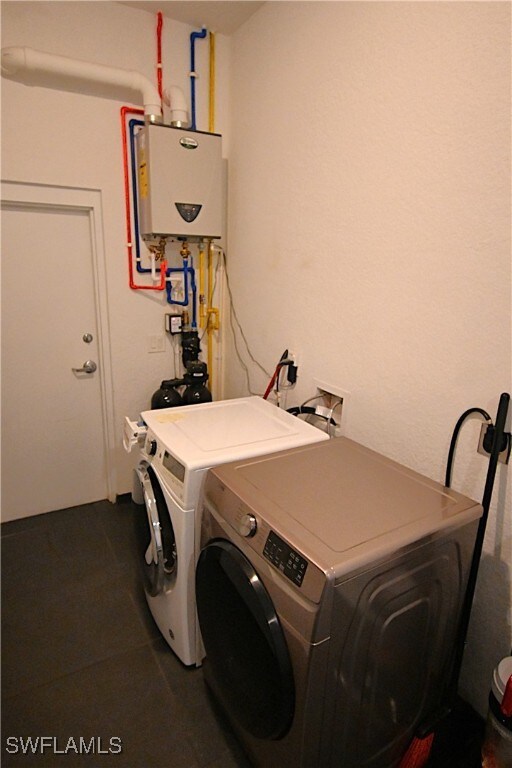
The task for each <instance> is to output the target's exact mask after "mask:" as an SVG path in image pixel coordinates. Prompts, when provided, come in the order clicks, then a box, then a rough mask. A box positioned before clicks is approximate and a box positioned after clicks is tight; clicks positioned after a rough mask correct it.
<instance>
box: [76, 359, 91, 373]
mask: <svg viewBox="0 0 512 768" xmlns="http://www.w3.org/2000/svg"><path fill="white" fill-rule="evenodd" d="M97 367H98V366H97V365H96V363H95V362H94V360H86V361H85V363H84V364H83V367H82V368H72V369H71V370H72V371H73V373H94V371H95V370H96V369H97Z"/></svg>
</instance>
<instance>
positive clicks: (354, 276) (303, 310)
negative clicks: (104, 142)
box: [227, 2, 512, 712]
mask: <svg viewBox="0 0 512 768" xmlns="http://www.w3.org/2000/svg"><path fill="white" fill-rule="evenodd" d="M232 56H233V58H232V70H231V71H232V112H231V115H232V123H231V137H232V144H231V151H230V176H229V249H228V263H229V273H230V276H231V284H232V289H233V294H234V298H235V305H236V308H237V312H238V315H239V318H240V321H241V324H242V327H243V328H244V330H245V333H246V336H247V338H248V340H249V344H250V346H251V349H252V351H253V352H254V354H255V357H256V358H257V359H258V360H259V361H260V362H262V363H263V364H264V365H265V367H266V368H267V369H269V370H273V368H274V366H275V364H276V362H277V360H278V359H279V356H280V355H281V352H282V351H283V350H284V349H285V348H287V347H288V348H290V349H294V350H298V351H299V352H300V355H301V365H300V369H299V382H298V384H297V388H296V392H295V395H294V397H293V398H292V397H290V395H289V396H288V404H289V405H291V404H294V403H299V402H301V401H302V400H304V399H305V398H306V397H309V396H311V395H313V394H315V393H316V388H315V387H314V385H313V378H314V377H318V378H320V379H323V380H326V381H328V382H331V383H333V384H336V385H338V386H339V387H341V388H343V389H345V390H348V391H349V392H350V399H349V401H348V405H347V409H346V412H345V416H344V431H345V434H348V435H349V436H350V437H352V438H354V439H355V440H358V441H360V442H361V443H363V444H365V445H368V446H370V447H372V448H374V449H377V450H379V451H381V452H383V453H384V454H386V455H388V456H390V457H392V458H394V459H396V460H398V461H401V462H403V463H404V464H406V465H408V466H411V467H413V468H414V469H416V470H419V471H420V472H423V473H425V474H426V475H428V476H429V477H432V478H434V479H437V480H443V479H444V469H445V462H446V456H447V451H448V445H449V441H450V437H451V433H452V429H453V426H454V424H455V422H456V420H457V419H458V417H459V415H460V414H461V413H462V412H463V411H465V410H466V409H467V408H469V407H472V406H479V407H482V408H485V409H486V410H488V411H489V412H490V413H491V415H492V416H493V417H494V416H495V413H496V407H497V403H498V399H499V395H500V393H501V392H502V391H507V392H510V391H511V325H510V321H511V311H510V286H511V260H510V203H511V201H510V4H509V3H500V2H497V3H493V2H489V3H488V2H485V3H465V2H455V3H446V2H441V3H438V2H427V3H417V2H397V3H393V2H389V3H388V2H384V3H382V2H377V3H372V2H286V3H285V2H273V3H272V2H271V3H267V4H266V5H265V6H264V7H263V8H262V9H261V10H260V11H258V12H257V13H256V14H255V15H254V16H253V17H252V18H251V19H250V20H249V21H248V22H247V23H246V24H245V25H244V26H243V27H242V28H241V29H240V30H239V31H238V32H237V33H236V35H235V36H234V46H233V51H232ZM240 346H241V348H243V343H241V344H240ZM245 360H246V362H249V361H248V357H247V355H245ZM250 371H251V385H252V388H253V389H256V390H258V391H263V390H264V388H265V385H266V383H267V381H266V380H265V377H264V376H263V374H261V373H260V371H259V370H258V369H257V368H256V367H255V366H254V365H252V364H250ZM227 387H228V389H227V392H228V394H229V395H231V396H236V395H242V394H245V393H246V391H247V390H246V383H245V376H244V374H243V372H242V369H241V367H240V366H239V365H238V363H237V361H236V357H235V355H234V354H231V355H230V356H228V357H227ZM479 429H480V424H479V422H478V421H477V420H476V419H474V420H470V421H468V422H467V423H466V425H465V427H464V429H463V432H462V434H461V436H460V440H459V445H458V449H457V454H456V463H455V468H454V475H453V486H454V487H455V488H456V489H457V490H460V491H462V492H465V493H467V494H468V495H470V496H472V497H474V498H476V499H478V500H480V499H481V498H482V494H483V488H484V481H485V473H486V471H487V460H486V459H485V458H484V457H482V456H480V455H478V454H477V453H476V446H477V436H478V435H479ZM507 471H508V476H509V475H510V469H508V470H507V469H505V468H503V467H501V465H500V470H499V472H498V476H497V482H496V486H495V493H494V499H493V508H492V512H491V520H490V524H489V528H488V535H487V539H486V543H485V551H484V558H483V561H482V567H481V572H480V578H479V585H478V592H477V595H476V601H475V605H474V610H473V619H472V624H471V629H470V632H469V645H468V649H467V652H466V655H465V667H464V670H463V677H462V689H463V692H464V693H465V694H466V695H467V696H468V698H469V700H470V701H471V702H472V703H473V704H474V705H475V706H477V707H478V709H479V710H480V711H481V712H483V711H484V710H485V708H486V696H487V693H488V690H489V683H490V677H491V671H492V669H493V667H494V666H495V664H496V663H497V662H498V661H499V660H500V659H501V658H502V657H503V656H504V655H506V654H507V653H508V652H509V651H510V647H511V629H510V627H511V587H510V581H511V572H510V562H511V559H512V522H511V519H512V512H511V501H510V489H507V488H506V483H507Z"/></svg>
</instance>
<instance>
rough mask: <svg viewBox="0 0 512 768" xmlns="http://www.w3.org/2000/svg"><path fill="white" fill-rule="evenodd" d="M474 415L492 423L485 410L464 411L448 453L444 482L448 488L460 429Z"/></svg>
mask: <svg viewBox="0 0 512 768" xmlns="http://www.w3.org/2000/svg"><path fill="white" fill-rule="evenodd" d="M472 413H479V414H480V415H481V416H483V417H484V419H485V420H486V421H488V422H489V423H491V421H492V420H491V417H490V416H489V414H488V413H487V411H484V410H483V408H468V410H467V411H464V413H463V414H462V416H461V417H460V418H459V420H458V421H457V423H456V425H455V427H454V428H453V434H452V440H451V443H450V450H449V451H448V460H447V462H446V477H445V481H444V484H445V486H446V488H451V482H452V464H453V454H454V453H455V446H456V444H457V438H458V436H459V432H460V428H461V427H462V425H463V423H464V422H465V421H466V419H467V417H468V416H471V414H472Z"/></svg>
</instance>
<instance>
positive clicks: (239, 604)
mask: <svg viewBox="0 0 512 768" xmlns="http://www.w3.org/2000/svg"><path fill="white" fill-rule="evenodd" d="M196 598H197V611H198V617H199V625H200V628H201V633H202V637H203V642H204V647H205V650H206V659H205V662H204V671H205V678H206V680H207V682H208V683H209V684H210V686H211V687H212V689H213V691H214V693H215V694H216V695H217V697H218V698H219V699H220V701H221V703H222V704H223V705H224V707H225V709H226V712H227V714H228V715H229V716H230V717H231V718H232V719H233V721H234V722H236V723H237V724H238V725H239V726H241V727H242V728H243V729H245V731H247V732H248V733H250V734H251V735H252V736H255V737H256V738H260V739H279V738H282V737H283V736H284V735H285V734H286V732H287V731H288V730H289V728H290V725H291V723H292V719H293V714H294V706H295V691H294V681H293V672H292V666H291V662H290V656H289V653H288V648H287V645H286V641H285V637H284V634H283V631H282V628H281V625H280V622H279V619H278V616H277V614H276V611H275V608H274V606H273V604H272V601H271V599H270V597H269V594H268V592H267V590H266V589H265V586H264V585H263V583H262V581H261V580H260V578H259V576H258V574H257V573H256V571H255V570H254V568H253V566H252V564H251V563H250V561H249V560H248V559H247V558H246V557H245V555H243V554H242V552H240V550H239V549H238V548H237V547H235V546H234V544H232V543H231V542H229V541H226V540H225V539H213V540H212V541H211V542H209V543H208V544H207V545H206V547H205V548H204V549H203V550H202V552H201V554H200V556H199V561H198V564H197V569H196Z"/></svg>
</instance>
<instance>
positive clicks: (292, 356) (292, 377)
mask: <svg viewBox="0 0 512 768" xmlns="http://www.w3.org/2000/svg"><path fill="white" fill-rule="evenodd" d="M288 360H293V365H287V366H286V378H287V380H288V383H289V384H295V382H296V381H297V371H298V369H299V355H298V353H297V352H295V351H293V350H288Z"/></svg>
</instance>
